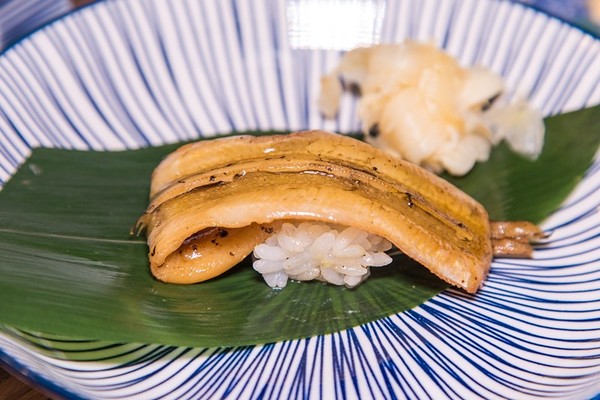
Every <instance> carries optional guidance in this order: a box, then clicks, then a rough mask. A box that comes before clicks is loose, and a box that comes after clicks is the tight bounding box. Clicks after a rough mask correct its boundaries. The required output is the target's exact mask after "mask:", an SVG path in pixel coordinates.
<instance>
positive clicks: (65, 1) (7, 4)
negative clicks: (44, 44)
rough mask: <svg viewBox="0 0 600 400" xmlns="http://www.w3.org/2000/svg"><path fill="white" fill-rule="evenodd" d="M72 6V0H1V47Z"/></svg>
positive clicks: (65, 11) (58, 15)
mask: <svg viewBox="0 0 600 400" xmlns="http://www.w3.org/2000/svg"><path fill="white" fill-rule="evenodd" d="M72 7H73V3H71V1H70V0H0V49H1V48H3V47H5V46H8V45H10V44H11V43H12V42H14V41H15V40H18V39H19V38H20V37H22V36H24V35H26V34H28V33H30V32H32V31H33V30H35V29H38V28H40V27H41V26H43V25H44V24H46V23H48V22H50V21H52V20H53V19H55V18H57V17H60V16H61V15H63V14H66V13H67V12H68V11H70V10H71V9H72Z"/></svg>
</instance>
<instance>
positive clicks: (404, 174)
mask: <svg viewBox="0 0 600 400" xmlns="http://www.w3.org/2000/svg"><path fill="white" fill-rule="evenodd" d="M134 230H135V232H134V233H137V234H141V233H143V232H144V233H145V235H146V237H147V242H148V246H149V262H150V269H151V271H152V274H153V275H154V276H155V277H156V278H157V279H159V280H161V281H164V282H170V283H178V284H191V283H197V282H202V281H206V280H208V279H211V278H214V277H216V276H218V275H220V274H222V273H224V272H225V271H227V270H229V269H230V268H232V267H234V266H235V265H236V264H238V263H239V262H241V261H242V260H243V259H245V258H246V257H248V256H250V255H253V257H254V263H253V266H254V269H256V270H257V271H258V272H260V273H261V274H263V277H264V279H265V281H266V282H267V283H268V284H269V285H270V286H272V287H284V286H285V285H286V283H287V281H288V279H294V280H312V279H318V280H321V281H324V282H328V283H331V284H336V285H345V286H347V287H354V286H356V285H358V284H359V283H360V282H362V281H363V280H364V279H365V278H366V277H367V276H368V275H369V272H370V268H371V267H381V266H384V265H387V264H389V263H390V262H391V257H390V256H389V255H388V254H387V253H386V252H387V251H389V250H390V249H392V248H396V249H397V250H399V251H401V252H403V253H404V254H406V255H407V256H408V257H410V258H413V259H414V260H416V261H418V262H419V263H420V264H422V265H423V266H424V267H426V268H428V269H429V270H430V271H431V272H433V273H434V274H435V275H437V276H438V277H439V278H441V279H443V280H445V281H446V282H448V283H450V284H452V285H455V286H457V287H460V288H462V289H464V290H466V291H467V292H470V293H474V292H476V291H477V289H478V288H480V287H481V285H482V284H483V282H484V280H485V279H486V277H487V275H488V271H489V268H490V265H491V261H492V257H493V256H494V255H511V256H530V255H531V251H532V247H531V245H530V244H529V241H530V240H535V239H537V238H540V237H542V235H543V234H542V232H541V231H540V230H539V228H538V227H537V226H535V225H533V224H530V223H527V222H502V223H497V222H490V221H489V217H488V214H487V212H486V210H485V209H484V207H483V206H482V205H481V204H479V203H478V202H477V201H475V200H474V199H473V198H471V197H470V196H468V195H467V194H465V193H464V192H462V191H460V190H459V189H457V188H456V187H454V186H453V185H451V184H450V183H449V182H447V181H445V180H444V179H442V178H440V177H439V176H437V175H435V174H433V173H431V172H429V171H427V170H426V169H424V168H421V167H419V166H417V165H415V164H413V163H410V162H407V161H403V160H399V159H396V158H394V157H391V156H390V155H388V154H386V153H384V152H383V151H381V150H379V149H376V148H374V147H373V146H371V145H370V144H368V143H365V142H362V141H360V140H357V139H353V138H351V137H348V136H345V135H340V134H335V133H330V132H325V131H318V130H313V131H303V132H296V133H291V134H284V135H272V136H250V135H240V136H233V137H223V138H217V139H213V140H203V141H199V142H195V143H192V144H188V145H184V146H182V147H181V148H179V149H177V150H176V151H174V152H173V153H171V154H169V155H168V156H167V157H165V158H164V159H163V160H162V161H161V162H160V164H159V165H158V166H157V167H156V169H155V170H154V172H153V174H152V178H151V187H150V204H149V206H148V208H147V209H146V211H145V213H144V214H143V215H142V216H141V217H140V218H139V220H138V223H137V225H136V227H135V228H134Z"/></svg>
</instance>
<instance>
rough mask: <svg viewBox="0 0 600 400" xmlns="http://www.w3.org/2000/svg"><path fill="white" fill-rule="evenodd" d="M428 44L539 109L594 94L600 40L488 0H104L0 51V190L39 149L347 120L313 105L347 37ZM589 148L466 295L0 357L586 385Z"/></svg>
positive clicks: (183, 388) (492, 390) (349, 382)
mask: <svg viewBox="0 0 600 400" xmlns="http://www.w3.org/2000/svg"><path fill="white" fill-rule="evenodd" d="M405 38H415V39H418V40H429V41H432V42H434V43H436V44H438V45H440V46H442V47H444V48H446V49H447V50H448V51H449V52H451V53H452V54H454V55H455V56H456V57H458V58H459V59H460V61H461V62H462V63H464V64H475V63H479V64H483V65H486V66H489V67H490V68H492V69H494V70H495V71H497V72H499V73H501V74H502V75H503V76H504V77H505V79H506V81H507V84H508V86H509V87H510V88H511V94H512V95H513V96H520V97H525V98H528V99H530V101H531V102H532V103H533V104H534V105H535V106H536V107H538V108H539V109H541V110H542V111H543V113H544V114H545V115H551V114H556V113H559V112H563V111H567V110H573V109H578V108H581V107H585V106H591V105H595V104H598V103H600V85H599V83H600V42H599V41H598V39H597V38H595V37H593V36H592V35H590V34H587V33H585V32H583V31H581V30H578V29H576V28H573V27H572V26H570V25H568V24H566V23H564V22H561V21H560V20H557V19H554V18H552V17H549V16H547V15H545V14H543V13H540V12H538V11H536V10H533V9H529V8H526V7H524V6H522V5H519V4H517V3H513V2H508V1H497V0H462V1H459V0H445V1H443V2H442V1H438V0H413V1H411V0H354V1H341V0H326V1H319V2H317V1H312V0H258V1H253V2H248V1H244V0H239V1H236V0H232V1H227V2H225V1H219V0H205V1H198V0H173V1H164V0H111V1H106V2H99V3H96V4H94V5H92V6H89V7H86V8H84V9H82V10H80V11H79V12H76V13H73V14H71V15H69V16H67V17H65V18H63V19H61V20H58V21H56V22H55V23H53V24H51V25H49V26H47V27H45V28H44V29H42V30H40V31H38V32H37V33H36V34H34V35H32V36H30V37H28V38H26V39H24V40H22V41H20V42H18V43H17V44H15V45H13V46H12V47H11V48H10V49H8V50H7V51H5V52H4V53H3V55H2V56H0V184H2V183H4V182H6V181H7V180H8V179H9V178H10V176H11V175H12V174H13V173H14V172H15V170H16V169H17V167H18V166H19V165H20V163H22V162H23V161H24V159H25V158H26V157H27V155H28V154H29V152H30V149H31V148H32V147H35V146H49V147H61V148H74V149H102V150H120V149H130V148H138V147H141V146H152V145H158V144H163V143H170V142H176V141H180V140H185V139H191V138H195V137H198V136H214V135H219V134H222V133H227V132H230V131H233V130H237V131H244V130H269V129H276V130H280V129H281V130H283V129H291V130H295V129H301V128H324V129H330V130H337V131H341V132H348V131H353V130H357V129H358V128H359V123H358V121H357V120H356V117H355V112H354V111H355V106H356V104H355V103H354V101H353V100H352V99H349V98H347V99H345V100H344V102H343V104H342V110H341V112H340V114H339V117H338V118H337V119H336V120H333V121H325V120H323V119H322V118H321V116H320V114H319V112H318V110H317V108H316V107H315V105H316V97H317V92H318V87H319V77H320V76H321V75H322V74H324V73H325V72H327V71H329V70H330V69H331V68H333V66H334V65H335V64H336V62H337V60H338V59H339V57H340V54H341V52H342V50H344V49H348V48H351V47H354V46H356V45H360V44H367V43H372V42H375V41H384V42H390V41H401V40H403V39H405ZM599 189H600V161H596V163H595V164H594V165H593V166H592V167H591V168H590V170H589V171H588V173H587V175H586V177H585V179H584V180H583V182H581V184H580V185H579V186H578V187H577V189H576V190H575V191H574V192H573V193H572V195H571V196H570V197H569V199H568V200H567V201H566V203H565V204H564V205H563V206H562V208H561V209H560V210H559V211H557V212H556V213H555V214H554V215H552V216H551V217H550V218H548V219H547V220H546V221H545V223H544V226H543V227H544V229H546V230H549V231H552V232H553V235H552V241H551V243H550V244H549V245H548V246H547V247H544V248H543V249H539V250H538V251H536V253H535V257H534V259H533V260H526V261H523V260H506V259H502V260H496V261H495V262H494V264H493V270H492V273H491V275H490V277H489V280H488V283H487V285H486V286H485V287H484V288H483V290H482V291H481V292H480V293H479V294H478V296H477V299H476V300H475V299H474V298H473V296H470V295H466V294H465V293H463V292H461V291H456V290H448V291H446V292H444V293H442V294H440V295H438V296H436V297H435V298H433V299H432V300H430V301H428V302H426V303H424V304H422V305H421V306H419V307H417V308H415V309H413V310H410V311H408V312H404V313H400V314H398V315H393V316H390V317H388V318H384V319H381V320H378V321H376V322H373V323H370V324H366V325H363V326H360V327H358V328H355V329H351V330H348V331H344V332H340V333H336V334H332V335H326V336H320V337H312V338H308V339H305V340H295V341H288V342H281V343H275V344H268V345H263V346H251V347H242V348H178V347H168V346H162V345H153V344H135V343H125V344H116V343H107V342H104V341H98V340H86V341H83V340H77V341H76V340H64V339H61V338H55V337H49V336H47V335H43V334H32V333H29V332H23V331H19V330H16V329H12V328H4V329H2V330H0V360H2V361H3V362H5V363H8V364H9V365H10V366H12V367H13V368H14V369H17V370H19V371H22V372H23V373H25V374H26V375H28V376H29V377H30V378H31V379H33V380H34V381H35V382H37V383H38V384H39V385H41V386H43V387H45V388H46V389H48V390H50V391H52V392H54V393H56V394H57V396H61V397H69V398H71V397H72V398H93V399H117V398H119V399H123V398H136V399H150V398H165V399H192V398H194V399H195V398H207V399H208V398H232V399H237V398H285V399H287V398H303V399H308V398H311V399H312V398H327V399H329V398H334V397H337V398H435V399H442V398H469V399H473V398H518V399H528V398H529V399H534V398H535V399H538V398H571V399H582V398H591V397H594V396H596V395H598V394H599V393H600V212H599V209H600V208H599V206H600V190H599Z"/></svg>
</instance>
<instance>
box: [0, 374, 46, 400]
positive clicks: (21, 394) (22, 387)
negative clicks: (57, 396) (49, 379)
mask: <svg viewBox="0 0 600 400" xmlns="http://www.w3.org/2000/svg"><path fill="white" fill-rule="evenodd" d="M49 399H50V398H49V397H48V396H47V395H45V394H43V393H41V392H39V391H38V390H36V389H34V388H32V387H31V386H29V385H27V384H25V383H23V382H21V381H20V380H19V379H17V378H16V377H14V376H13V375H11V374H9V373H8V372H7V371H6V370H5V369H3V368H0V400H49Z"/></svg>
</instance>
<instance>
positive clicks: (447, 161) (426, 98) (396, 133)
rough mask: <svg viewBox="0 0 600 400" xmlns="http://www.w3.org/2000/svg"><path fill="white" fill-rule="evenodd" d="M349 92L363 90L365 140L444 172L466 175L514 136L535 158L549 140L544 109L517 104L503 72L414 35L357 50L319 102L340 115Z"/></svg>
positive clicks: (329, 79)
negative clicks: (465, 62)
mask: <svg viewBox="0 0 600 400" xmlns="http://www.w3.org/2000/svg"><path fill="white" fill-rule="evenodd" d="M344 91H349V92H352V93H354V94H357V95H359V96H360V100H359V104H358V117H359V119H360V120H361V121H362V130H363V133H364V139H365V140H366V141H368V142H369V143H371V144H373V145H374V146H376V147H379V148H381V149H382V150H384V151H386V152H388V153H389V154H390V155H393V156H395V157H398V158H403V159H406V160H408V161H411V162H413V163H416V164H420V165H422V166H424V167H425V168H428V169H430V170H432V171H434V172H436V173H440V172H443V171H446V172H448V173H450V174H452V175H457V176H460V175H464V174H466V173H467V172H469V171H470V170H471V168H473V166H474V165H475V163H477V162H479V161H485V160H487V159H488V157H489V154H490V151H491V149H492V147H493V146H495V145H497V144H498V143H499V142H500V141H502V140H506V142H507V143H508V144H509V146H510V147H511V148H512V149H513V150H514V151H516V152H518V153H521V154H523V155H524V156H526V157H528V158H531V159H535V158H537V156H538V155H539V154H540V152H541V150H542V147H543V143H544V132H545V128H544V123H543V119H542V115H541V113H540V112H539V111H537V110H535V109H534V108H533V107H531V106H530V105H529V104H528V103H527V102H525V101H524V100H514V101H512V102H509V99H508V96H506V89H505V87H504V82H503V80H502V78H501V77H500V76H499V75H498V74H496V73H494V72H493V71H491V70H490V69H487V68H483V67H481V66H473V67H469V68H466V67H462V66H461V65H459V63H458V61H457V60H456V59H455V58H453V57H452V56H451V55H449V54H448V53H446V52H444V51H442V50H440V49H438V48H436V47H435V46H434V45H432V44H428V43H419V42H414V41H406V42H404V43H397V44H379V45H374V46H371V47H364V48H357V49H354V50H351V51H349V52H347V53H345V54H344V55H343V57H342V59H341V60H340V63H339V65H338V66H337V67H336V68H335V69H334V70H333V71H332V72H331V73H330V74H328V75H326V76H324V77H322V79H321V94H320V98H319V108H320V110H321V111H322V113H323V114H324V115H325V116H326V117H328V118H332V117H334V116H335V115H336V113H337V111H338V108H339V105H340V98H341V96H342V94H343V92H344Z"/></svg>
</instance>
